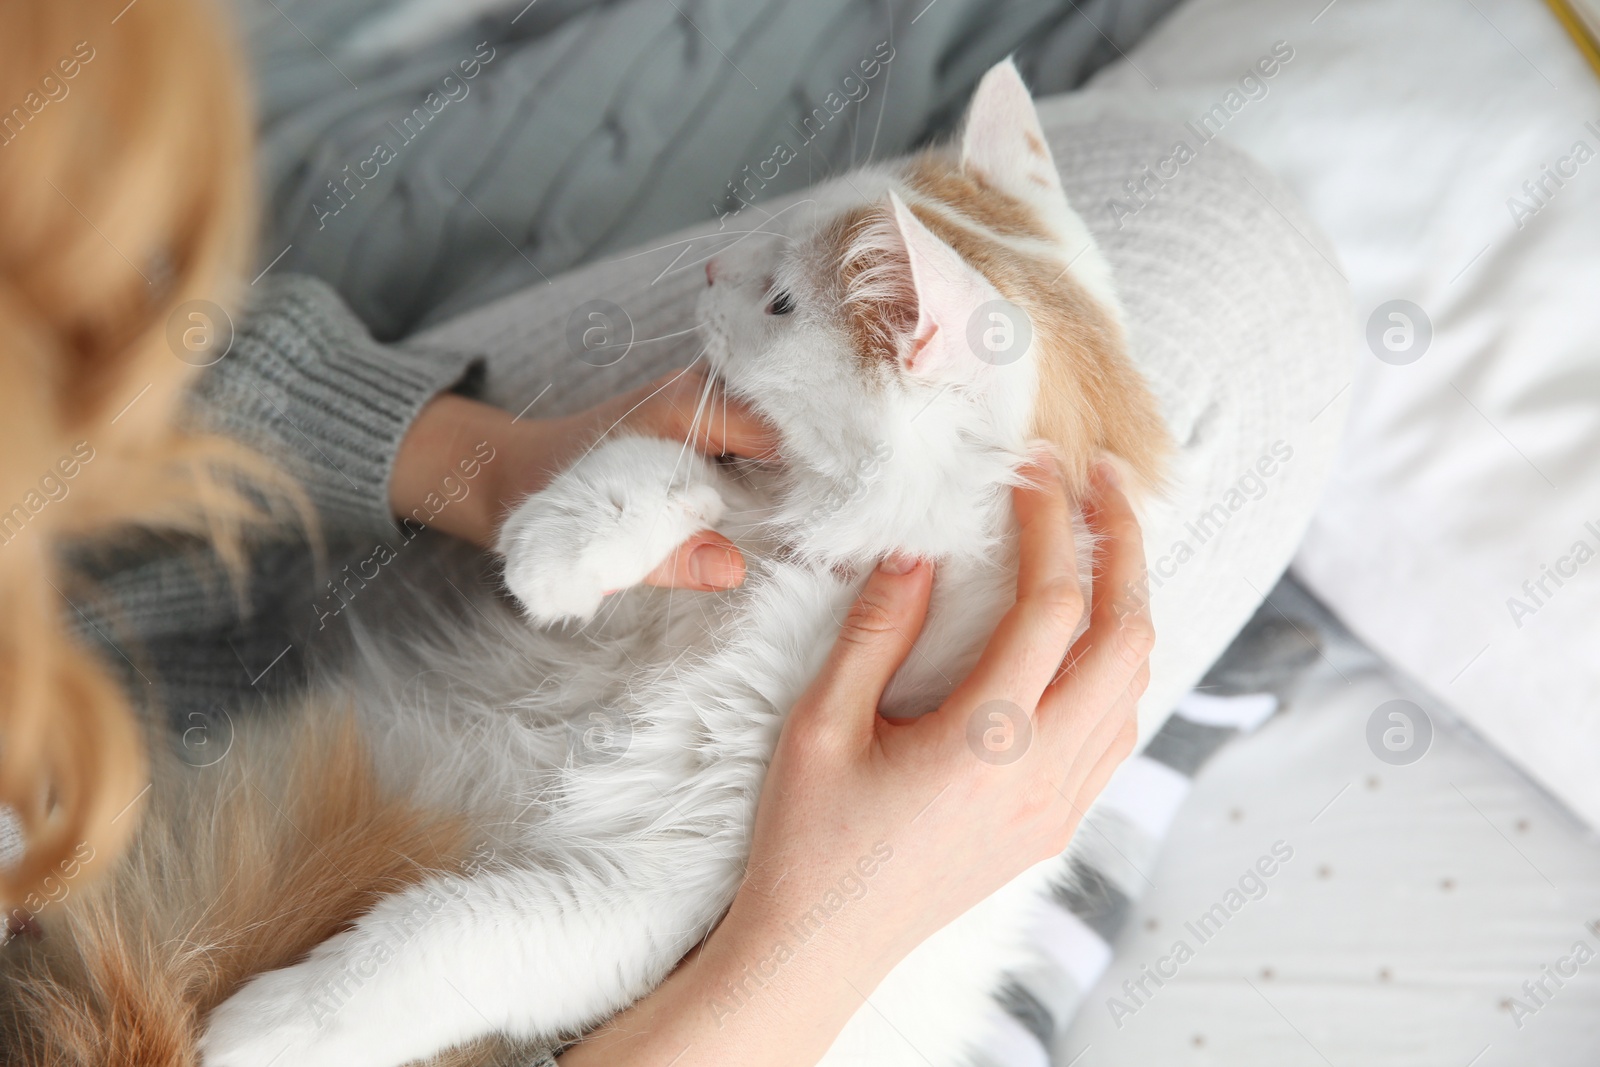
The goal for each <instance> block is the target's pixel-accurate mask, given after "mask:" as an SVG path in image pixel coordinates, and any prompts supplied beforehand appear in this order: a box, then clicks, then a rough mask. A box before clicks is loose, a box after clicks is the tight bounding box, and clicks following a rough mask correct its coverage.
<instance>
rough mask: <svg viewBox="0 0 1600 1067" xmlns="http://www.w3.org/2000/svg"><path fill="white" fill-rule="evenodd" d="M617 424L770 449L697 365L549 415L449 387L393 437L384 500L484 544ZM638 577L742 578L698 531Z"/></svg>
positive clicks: (708, 533)
mask: <svg viewBox="0 0 1600 1067" xmlns="http://www.w3.org/2000/svg"><path fill="white" fill-rule="evenodd" d="M618 429H626V430H629V431H631V432H633V433H638V434H647V435H650V436H653V437H664V438H667V439H669V440H673V441H687V442H689V443H690V444H691V445H692V446H693V447H694V448H696V449H698V450H699V451H701V452H704V453H705V454H707V455H710V456H718V455H734V456H745V457H756V456H767V455H772V454H773V453H775V452H776V438H775V437H774V435H773V434H772V431H771V430H770V429H768V428H767V427H766V426H765V425H764V424H763V423H762V422H761V421H760V420H759V419H758V418H756V417H755V416H754V415H753V414H751V413H750V412H749V411H748V410H746V409H745V408H743V407H742V406H740V405H739V404H738V403H736V402H734V401H730V400H728V399H727V398H726V397H724V396H723V395H722V394H721V392H720V390H718V389H717V388H716V386H715V385H714V384H713V383H711V382H710V381H708V380H707V378H706V376H705V375H704V373H703V372H701V371H698V370H694V369H689V368H686V369H684V370H680V371H674V372H672V373H671V374H667V375H664V376H663V377H661V378H658V379H657V380H656V381H654V382H651V383H650V384H649V385H646V386H643V387H641V388H639V389H636V390H634V391H633V392H631V393H627V394H625V395H623V396H619V397H615V398H614V399H611V400H608V401H606V402H604V403H602V404H599V405H597V406H595V407H593V408H590V409H589V410H587V411H583V412H579V413H578V414H576V415H570V416H566V417H562V418H554V419H514V418H512V416H511V415H510V413H508V412H505V411H502V410H501V409H500V408H497V407H493V406H491V405H489V404H482V403H479V402H478V401H476V400H468V399H467V398H466V397H462V396H456V395H454V394H448V393H447V394H445V395H442V396H439V397H435V398H434V399H433V400H432V401H431V402H429V404H428V405H427V406H426V407H424V408H423V409H422V411H421V413H419V414H418V416H417V419H416V421H415V422H414V423H412V425H411V429H410V430H409V431H408V432H407V434H406V437H405V440H403V441H402V442H401V443H400V450H399V453H398V454H397V455H396V457H395V466H394V473H393V474H392V475H391V477H390V480H389V504H390V507H391V508H392V509H393V511H394V514H395V516H396V517H397V518H401V519H405V518H415V519H417V520H418V521H420V522H422V523H423V524H424V525H428V526H434V527H437V528H438V529H440V530H443V531H444V532H445V533H449V534H453V535H455V536H456V537H460V538H463V539H464V540H467V541H472V542H474V543H475V544H478V545H481V546H483V547H485V548H488V547H490V546H492V545H493V544H494V540H495V531H496V530H497V529H498V527H499V523H500V520H501V518H502V517H503V516H504V515H505V513H506V511H507V510H509V509H510V508H511V507H513V506H515V505H516V504H518V503H519V502H521V500H522V499H523V498H524V497H526V496H527V495H528V494H530V493H535V492H538V491H539V490H540V489H543V488H544V487H545V486H546V485H548V484H549V483H550V480H551V479H552V478H554V477H555V476H556V475H557V474H559V473H560V472H561V471H562V470H563V469H564V468H565V467H566V466H567V465H568V464H570V463H571V462H572V461H573V460H574V459H576V458H577V457H578V456H579V455H580V454H582V452H583V451H584V450H585V449H587V448H589V447H591V446H592V445H593V444H594V443H595V442H596V441H597V440H599V439H600V438H601V437H602V436H604V435H605V434H607V433H610V432H613V431H615V430H618ZM486 456H489V457H492V458H488V459H485V458H484V457H486ZM468 471H474V472H475V473H473V474H471V475H470V476H469V475H468ZM645 581H646V583H647V584H650V585H662V586H673V587H675V588H681V589H730V588H732V587H734V586H736V585H738V584H739V583H741V582H743V581H744V558H743V557H742V556H741V555H740V554H739V550H738V549H737V548H735V547H734V546H733V543H732V542H730V541H729V540H728V539H727V538H725V537H723V536H722V535H721V534H719V533H716V532H715V531H713V530H703V531H701V532H700V533H698V534H696V535H695V536H693V537H691V538H690V539H689V540H688V541H685V542H684V543H683V544H682V545H681V546H679V548H678V551H677V552H675V553H674V554H673V555H672V557H671V558H669V559H668V560H666V561H665V562H664V563H662V564H661V566H659V567H657V568H656V569H655V570H654V571H653V572H651V574H650V576H649V577H647V578H646V579H645Z"/></svg>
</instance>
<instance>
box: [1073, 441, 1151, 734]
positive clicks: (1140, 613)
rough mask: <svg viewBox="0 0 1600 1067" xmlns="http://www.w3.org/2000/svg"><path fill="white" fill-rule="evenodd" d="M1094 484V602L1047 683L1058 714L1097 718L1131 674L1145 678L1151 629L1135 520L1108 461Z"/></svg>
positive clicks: (1090, 512) (1141, 543) (1090, 517)
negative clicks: (1097, 556)
mask: <svg viewBox="0 0 1600 1067" xmlns="http://www.w3.org/2000/svg"><path fill="white" fill-rule="evenodd" d="M1093 484H1094V492H1093V493H1092V494H1091V497H1090V499H1089V502H1088V507H1087V508H1086V509H1085V512H1086V518H1087V520H1088V522H1089V525H1090V527H1091V529H1093V530H1094V531H1095V533H1096V534H1098V535H1099V538H1100V551H1101V566H1100V568H1099V573H1098V575H1097V576H1096V578H1095V585H1094V605H1093V608H1092V609H1091V611H1090V615H1089V629H1088V630H1086V631H1085V632H1084V634H1083V636H1082V637H1081V638H1079V639H1078V642H1077V643H1076V644H1075V645H1074V646H1073V649H1072V658H1071V660H1070V661H1069V663H1068V665H1067V667H1066V669H1065V670H1063V671H1062V673H1061V677H1060V678H1058V679H1057V680H1056V681H1055V683H1054V684H1053V686H1052V688H1053V689H1058V690H1059V691H1060V693H1061V694H1062V696H1063V698H1064V699H1063V700H1061V701H1060V702H1059V704H1057V702H1054V701H1052V702H1051V704H1052V706H1058V707H1059V711H1058V713H1061V714H1067V715H1089V716H1091V717H1092V718H1098V713H1101V712H1103V710H1104V709H1105V708H1106V707H1108V706H1110V705H1111V704H1112V703H1114V702H1115V701H1116V700H1117V699H1118V698H1119V697H1120V696H1121V694H1122V692H1123V690H1125V689H1126V688H1128V686H1129V684H1130V683H1131V682H1132V681H1133V680H1134V679H1135V678H1136V677H1141V676H1142V677H1143V678H1145V679H1146V680H1147V679H1148V677H1149V676H1148V673H1147V670H1146V668H1147V665H1148V661H1149V658H1150V650H1151V648H1153V647H1154V645H1155V629H1154V628H1153V627H1152V625H1151V623H1150V605H1149V596H1148V594H1147V593H1146V591H1145V590H1146V584H1145V569H1144V539H1143V536H1142V535H1141V534H1140V532H1139V521H1138V519H1137V518H1135V517H1134V514H1133V508H1132V506H1131V505H1130V504H1129V503H1128V498H1127V497H1126V496H1124V495H1123V493H1122V490H1121V489H1120V488H1119V487H1118V486H1117V484H1116V478H1115V475H1114V474H1113V473H1112V472H1111V470H1110V468H1109V467H1107V466H1104V465H1101V466H1098V467H1097V468H1096V471H1095V475H1094V479H1093ZM1140 688H1141V691H1142V688H1143V686H1142V685H1141V687H1140Z"/></svg>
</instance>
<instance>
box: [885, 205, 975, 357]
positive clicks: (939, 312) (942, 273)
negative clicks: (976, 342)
mask: <svg viewBox="0 0 1600 1067" xmlns="http://www.w3.org/2000/svg"><path fill="white" fill-rule="evenodd" d="M889 201H890V204H891V206H892V208H893V211H894V221H895V227H896V228H897V229H898V230H899V231H900V239H901V240H902V241H904V242H905V249H906V260H907V262H908V263H909V265H910V267H911V284H912V287H913V288H914V289H915V290H916V299H917V324H916V327H915V328H914V329H913V330H912V332H911V337H910V339H909V340H910V343H909V344H908V345H907V346H906V349H905V354H904V355H903V356H902V357H901V360H902V362H903V364H904V366H905V368H906V370H908V371H910V372H912V373H913V374H918V375H922V376H930V377H931V376H936V377H949V376H953V375H957V374H960V373H961V372H962V370H963V367H964V364H963V362H962V360H961V351H960V350H961V347H962V345H964V344H965V343H966V342H965V340H964V338H965V336H966V323H967V322H968V320H969V319H970V318H971V316H972V315H973V313H974V312H975V311H976V310H977V308H978V306H979V305H980V304H982V303H983V302H984V301H985V300H989V299H993V298H994V297H995V296H996V295H997V294H995V293H994V290H993V288H992V287H991V286H990V285H989V283H988V281H987V279H985V278H984V277H983V275H981V274H979V273H978V272H977V271H975V270H973V269H972V268H971V267H970V266H968V265H967V262H966V260H964V259H962V258H961V256H960V255H958V254H957V253H956V250H955V249H953V248H951V247H950V246H949V245H947V244H945V243H944V242H943V241H941V240H940V239H939V238H938V237H936V236H935V235H934V233H933V231H931V230H929V229H928V228H927V227H926V226H924V225H923V224H922V221H921V220H920V219H918V218H917V217H916V215H914V214H912V212H911V209H910V208H908V207H907V206H906V204H905V201H904V200H901V199H900V197H899V196H897V195H896V194H894V193H890V194H889ZM967 362H972V363H976V362H977V361H976V360H969V361H967ZM966 369H967V370H968V371H969V372H970V371H972V370H974V369H975V368H966Z"/></svg>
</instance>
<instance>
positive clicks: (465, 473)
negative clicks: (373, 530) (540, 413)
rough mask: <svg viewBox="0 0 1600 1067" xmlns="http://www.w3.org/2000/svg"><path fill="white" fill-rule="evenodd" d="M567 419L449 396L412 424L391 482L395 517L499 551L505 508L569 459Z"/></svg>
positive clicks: (439, 398) (426, 409)
mask: <svg viewBox="0 0 1600 1067" xmlns="http://www.w3.org/2000/svg"><path fill="white" fill-rule="evenodd" d="M563 424H564V420H558V419H552V420H533V419H515V418H513V417H512V416H511V415H510V414H509V413H508V412H506V411H503V410H501V409H500V408H497V407H494V406H493V405H490V404H484V403H480V402H479V401H476V400H469V399H468V398H466V397H463V396H457V395H455V394H453V393H445V394H443V395H440V396H437V397H435V398H434V399H433V400H431V401H430V402H429V403H428V404H427V405H426V406H425V407H424V408H423V409H422V411H421V412H419V413H418V415H417V418H416V421H414V422H413V423H412V424H411V429H410V430H409V431H407V433H406V436H405V439H404V440H403V441H401V443H400V449H399V451H398V452H397V453H396V456H395V463H394V470H393V471H392V473H391V474H390V478H389V506H390V509H391V510H392V511H393V513H394V515H395V517H396V518H397V519H400V520H407V519H409V520H412V521H415V522H419V523H422V524H423V525H425V526H431V527H434V528H436V529H439V530H442V531H443V532H445V533H448V534H451V535H452V536H455V537H460V538H462V539H464V540H467V541H471V542H473V543H474V544H477V545H480V546H483V547H492V546H493V544H494V538H495V531H496V528H497V526H498V524H499V521H500V518H501V516H502V515H503V514H504V512H505V510H506V509H507V508H508V507H510V506H512V505H513V504H515V503H516V502H517V501H518V500H520V499H522V498H523V497H524V496H526V495H527V494H529V493H531V492H534V491H536V490H538V489H540V488H542V487H543V485H544V484H546V483H548V482H549V480H550V478H552V477H554V474H555V470H556V464H559V463H560V462H564V457H565V454H566V449H565V448H564V447H563V446H564V445H565V444H567V442H566V438H567V437H568V436H569V432H568V430H567V428H566V427H565V426H564V425H563Z"/></svg>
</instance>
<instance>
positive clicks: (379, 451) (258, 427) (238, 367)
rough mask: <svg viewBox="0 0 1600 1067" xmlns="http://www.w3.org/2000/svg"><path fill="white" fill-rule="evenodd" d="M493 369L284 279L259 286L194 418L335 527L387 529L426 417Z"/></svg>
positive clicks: (306, 283) (201, 386) (310, 281)
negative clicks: (417, 426) (271, 471)
mask: <svg viewBox="0 0 1600 1067" xmlns="http://www.w3.org/2000/svg"><path fill="white" fill-rule="evenodd" d="M482 369H483V365H482V362H481V360H479V359H477V358H475V357H473V356H470V355H465V354H457V353H448V352H439V351H436V350H429V351H426V352H424V351H412V350H409V349H406V348H404V347H400V346H393V345H383V344H379V343H378V342H376V341H374V340H373V339H372V337H371V335H370V334H369V333H368V332H367V329H366V327H365V326H363V325H362V323H361V322H360V321H359V320H358V319H357V318H356V317H355V316H354V315H353V314H351V312H350V311H349V309H348V308H346V307H345V306H344V304H343V302H342V301H341V300H340V299H339V297H338V295H337V294H336V293H334V291H333V290H332V289H331V288H330V287H329V286H328V285H326V284H325V283H324V282H321V281H319V280H317V279H315V278H311V277H307V276H304V275H282V276H278V277H269V278H264V279H262V280H261V281H260V283H259V286H258V291H257V293H256V296H255V300H254V302H253V304H252V305H251V306H250V308H249V310H248V313H247V314H246V315H245V316H244V317H243V318H242V319H241V321H240V322H239V325H238V328H237V331H236V333H235V336H234V342H233V345H232V347H231V348H230V349H229V351H228V353H227V355H226V356H224V357H223V359H222V360H221V362H219V363H217V364H216V365H215V366H213V367H211V368H209V369H208V370H207V371H206V373H205V374H204V375H202V377H201V380H200V382H199V383H198V385H197V387H196V389H195V393H194V407H193V409H192V412H193V414H194V416H195V417H196V419H197V421H198V422H199V423H200V424H201V425H202V426H203V427H204V428H205V429H208V430H212V431H215V432H218V433H222V434H225V435H227V436H229V437H233V438H235V439H236V440H239V441H241V442H242V443H244V444H247V445H249V446H251V447H253V448H255V449H257V450H258V451H260V452H262V453H264V454H265V455H266V456H267V457H268V458H270V459H272V460H274V461H276V462H278V463H279V464H281V465H282V466H283V467H284V468H285V469H286V470H287V471H288V472H289V473H290V474H292V475H293V476H294V477H295V478H296V479H298V480H299V482H300V483H301V485H302V486H303V487H304V488H305V490H306V492H307V494H308V495H309V496H310V498H311V502H312V504H313V506H314V507H315V508H316V510H317V514H318V518H319V519H320V520H321V521H322V523H323V524H324V526H325V527H327V528H330V529H338V528H354V529H377V528H380V527H382V526H384V525H387V524H389V523H391V522H392V521H393V520H392V518H391V516H390V511H389V476H390V473H391V471H392V470H393V467H394V459H395V453H396V452H397V451H398V450H399V447H400V441H401V439H402V438H403V437H404V436H405V434H406V431H407V429H408V428H409V427H410V426H411V423H412V421H413V420H414V419H415V418H416V416H417V412H418V411H420V410H421V409H422V407H423V405H425V404H426V403H427V402H428V401H429V400H431V399H433V398H434V397H435V396H437V395H438V394H440V393H442V392H445V391H447V390H450V389H452V388H461V389H465V390H472V389H475V388H476V385H477V384H478V380H479V379H480V378H481V376H482Z"/></svg>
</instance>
